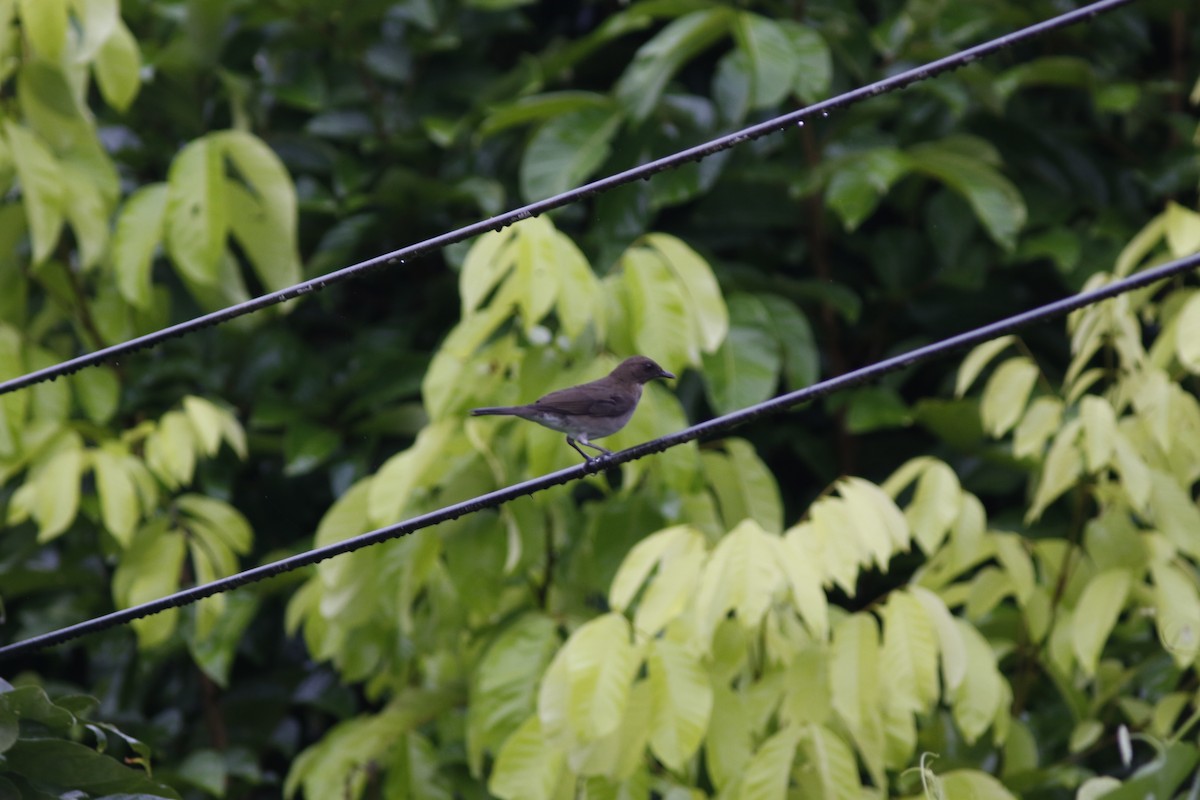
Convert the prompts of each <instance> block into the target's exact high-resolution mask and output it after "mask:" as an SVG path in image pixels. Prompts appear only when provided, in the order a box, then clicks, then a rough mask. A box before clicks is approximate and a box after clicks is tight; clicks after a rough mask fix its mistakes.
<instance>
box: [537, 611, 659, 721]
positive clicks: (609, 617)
mask: <svg viewBox="0 0 1200 800" xmlns="http://www.w3.org/2000/svg"><path fill="white" fill-rule="evenodd" d="M629 633H630V631H629V623H628V622H627V621H626V620H625V618H624V617H623V616H621V615H620V614H605V615H604V616H602V617H598V618H596V619H594V620H591V621H589V622H586V623H584V624H583V625H582V626H580V627H579V629H578V630H576V631H575V633H573V634H572V635H571V638H570V639H568V640H567V643H566V645H564V646H563V649H562V655H563V657H564V659H565V663H566V667H567V673H568V675H569V690H568V697H567V703H568V705H567V720H568V725H569V726H570V727H571V729H572V730H573V731H574V732H575V735H576V736H577V737H579V738H580V739H582V740H584V741H587V740H591V739H598V738H600V737H601V736H604V735H606V734H608V733H611V732H612V731H613V730H615V729H616V728H617V726H618V725H619V724H620V722H621V718H622V717H623V716H624V714H625V706H626V703H627V702H628V699H629V688H630V686H631V685H632V684H633V678H634V676H635V674H636V672H637V669H638V667H639V666H640V665H641V658H640V657H639V655H638V653H637V651H636V650H635V649H634V647H633V645H632V644H631V643H630V641H629ZM542 705H543V704H542V703H541V702H539V709H541V708H542ZM543 716H544V715H543Z"/></svg>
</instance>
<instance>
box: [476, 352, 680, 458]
mask: <svg viewBox="0 0 1200 800" xmlns="http://www.w3.org/2000/svg"><path fill="white" fill-rule="evenodd" d="M674 377H675V376H674V375H672V374H671V373H669V372H667V371H666V370H665V369H663V368H662V367H660V366H659V365H658V364H655V363H654V362H653V361H652V360H651V359H649V358H646V357H645V356H630V357H629V358H627V359H625V360H624V361H622V362H621V363H620V364H618V365H617V368H616V369H614V370H613V371H612V372H610V373H609V374H608V376H607V377H604V378H601V379H600V380H597V381H592V382H591V383H584V384H580V385H579V386H572V387H570V388H569V389H559V390H558V391H557V392H551V393H550V394H548V395H546V396H545V397H543V398H541V399H540V400H538V401H536V402H534V403H530V404H529V405H525V406H497V407H494V408H473V409H471V416H474V417H480V416H485V415H488V414H499V415H505V416H512V417H520V418H521V419H527V420H530V421H532V422H536V423H538V424H539V425H544V426H545V427H547V428H550V429H551V430H555V431H558V432H559V433H565V434H566V435H567V444H569V445H571V447H574V448H575V452H577V453H579V455H581V456H583V459H584V461H591V460H592V457H591V456H589V455H588V454H587V453H585V452H583V451H582V450H580V449H579V445H584V446H585V447H592V448H595V449H596V450H599V451H600V452H601V453H611V452H612V451H611V450H606V449H605V448H603V447H601V446H600V445H598V444H595V443H593V442H592V441H591V440H592V439H599V438H601V437H603V436H609V435H611V434H614V433H616V432H617V431H619V430H621V428H624V427H625V424H626V423H627V422H629V418H630V417H632V416H633V411H634V409H636V408H637V404H638V401H639V400H641V399H642V384H644V383H648V382H649V381H652V380H654V379H655V378H674Z"/></svg>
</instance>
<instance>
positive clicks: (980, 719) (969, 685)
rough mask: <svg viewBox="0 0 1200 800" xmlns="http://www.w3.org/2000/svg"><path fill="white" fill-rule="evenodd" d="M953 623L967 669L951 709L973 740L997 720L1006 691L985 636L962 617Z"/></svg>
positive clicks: (970, 741)
mask: <svg viewBox="0 0 1200 800" xmlns="http://www.w3.org/2000/svg"><path fill="white" fill-rule="evenodd" d="M926 608H928V606H926ZM954 624H955V626H956V627H957V628H958V631H959V633H960V635H961V637H962V641H963V642H964V644H965V645H966V670H965V674H964V677H963V680H962V683H960V684H959V685H958V688H956V689H955V690H954V691H953V692H952V693H951V698H952V711H953V713H954V720H955V722H957V723H958V727H959V730H961V731H962V734H963V738H965V739H966V740H967V742H968V743H971V744H973V743H974V742H975V741H976V740H978V739H979V737H980V736H982V735H983V733H984V731H986V730H987V729H988V728H989V727H990V726H991V725H992V724H994V723H995V722H997V719H998V716H999V715H1000V714H1001V713H1003V711H1004V706H1005V703H1006V701H1007V699H1008V692H1007V686H1006V685H1005V683H1004V679H1003V678H1002V677H1001V676H1000V671H999V670H998V669H997V667H996V657H995V655H993V653H992V648H991V645H989V644H988V640H987V639H985V638H983V635H982V634H980V633H979V631H977V630H976V629H975V627H974V626H972V625H971V624H970V623H969V622H967V621H965V620H962V619H955V620H954ZM944 652H945V651H944V650H943V653H944Z"/></svg>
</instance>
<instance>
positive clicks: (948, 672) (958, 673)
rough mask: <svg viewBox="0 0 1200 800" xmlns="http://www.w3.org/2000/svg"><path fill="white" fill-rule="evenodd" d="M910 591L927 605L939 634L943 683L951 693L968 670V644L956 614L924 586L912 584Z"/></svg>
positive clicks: (960, 683) (960, 682)
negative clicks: (956, 619)
mask: <svg viewBox="0 0 1200 800" xmlns="http://www.w3.org/2000/svg"><path fill="white" fill-rule="evenodd" d="M909 591H910V592H912V594H913V596H914V597H915V598H917V600H919V601H920V602H921V605H922V606H924V607H925V612H926V613H927V614H929V618H930V619H931V620H932V621H933V627H934V630H936V631H937V635H938V651H939V652H940V653H941V654H942V685H943V687H944V691H945V692H946V693H947V694H949V693H950V692H952V691H955V690H957V689H958V687H960V686H961V685H962V682H963V678H964V677H966V672H967V645H966V642H965V641H964V639H963V634H962V632H961V631H960V630H959V628H958V625H957V624H956V622H955V619H954V616H953V615H952V614H951V613H950V610H949V609H948V608H946V604H945V603H944V602H943V601H942V599H941V598H940V597H938V596H937V595H936V594H934V593H933V592H931V591H929V590H928V589H926V588H925V587H923V586H911V587H909Z"/></svg>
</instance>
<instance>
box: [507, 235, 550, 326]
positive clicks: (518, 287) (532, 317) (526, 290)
mask: <svg viewBox="0 0 1200 800" xmlns="http://www.w3.org/2000/svg"><path fill="white" fill-rule="evenodd" d="M516 228H517V242H516V257H517V265H516V270H515V271H514V272H513V275H512V278H511V279H510V281H509V285H508V286H506V287H505V289H506V290H511V291H513V292H515V293H516V295H517V306H518V307H519V308H520V310H521V321H522V322H523V323H525V333H526V335H527V336H528V335H530V334H531V332H532V331H533V329H534V328H535V327H536V326H537V325H538V324H540V323H541V321H542V320H543V318H545V316H546V315H547V314H549V313H550V310H551V309H552V308H554V301H555V300H556V299H557V298H558V284H559V270H558V263H557V261H558V232H557V231H556V230H555V229H554V226H553V225H551V224H550V222H549V220H547V219H546V218H545V217H537V218H534V219H528V220H524V221H523V222H521V223H519V224H518V225H517V226H516Z"/></svg>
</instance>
